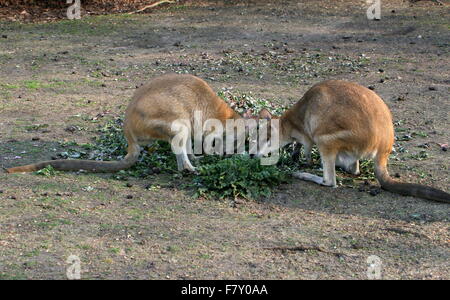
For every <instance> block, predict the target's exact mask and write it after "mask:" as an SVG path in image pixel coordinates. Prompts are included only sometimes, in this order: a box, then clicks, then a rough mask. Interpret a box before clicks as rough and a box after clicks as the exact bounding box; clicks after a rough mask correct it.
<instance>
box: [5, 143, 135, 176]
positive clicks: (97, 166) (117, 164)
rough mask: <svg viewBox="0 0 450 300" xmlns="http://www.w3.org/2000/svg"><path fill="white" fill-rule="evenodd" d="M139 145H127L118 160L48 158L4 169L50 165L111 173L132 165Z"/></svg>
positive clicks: (14, 170) (30, 169)
mask: <svg viewBox="0 0 450 300" xmlns="http://www.w3.org/2000/svg"><path fill="white" fill-rule="evenodd" d="M130 149H131V151H130ZM139 153H140V149H139V147H129V152H128V154H127V156H125V158H124V159H123V160H120V161H95V160H50V161H43V162H39V163H36V164H31V165H26V166H19V167H15V168H10V169H6V172H8V173H25V172H34V171H38V170H41V169H43V168H45V167H47V166H52V167H53V168H54V169H55V170H58V171H79V170H85V171H89V172H96V173H112V172H117V171H120V170H124V169H127V168H130V167H131V166H133V165H134V164H135V163H136V161H137V160H138V158H139Z"/></svg>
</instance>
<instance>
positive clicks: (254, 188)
mask: <svg viewBox="0 0 450 300" xmlns="http://www.w3.org/2000/svg"><path fill="white" fill-rule="evenodd" d="M288 178H289V177H288V174H287V173H286V172H284V171H283V170H281V169H279V168H277V167H276V166H263V165H261V164H260V161H259V160H258V159H252V158H250V157H249V156H248V155H233V156H231V157H229V158H224V159H218V160H217V161H216V162H215V163H206V164H202V165H200V166H199V168H198V174H197V175H196V176H194V177H193V186H194V187H195V188H196V194H197V195H198V196H205V197H214V198H238V197H243V198H248V199H252V198H259V197H261V196H269V195H270V194H271V192H272V189H273V188H275V187H277V186H278V185H280V184H282V183H286V182H288Z"/></svg>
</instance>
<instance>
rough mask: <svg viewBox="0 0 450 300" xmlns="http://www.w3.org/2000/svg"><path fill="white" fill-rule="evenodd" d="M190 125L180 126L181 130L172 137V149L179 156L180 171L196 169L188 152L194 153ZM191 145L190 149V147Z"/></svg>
mask: <svg viewBox="0 0 450 300" xmlns="http://www.w3.org/2000/svg"><path fill="white" fill-rule="evenodd" d="M189 132H190V131H189V127H188V126H180V131H179V132H178V133H177V134H176V135H174V136H173V137H172V138H171V139H170V145H171V147H172V151H173V152H174V153H175V155H176V158H177V166H178V171H183V170H185V169H186V170H189V171H191V172H194V171H195V168H194V166H193V165H192V164H191V162H190V160H189V156H188V153H192V143H191V142H189V141H190V135H189ZM189 147H190V149H189Z"/></svg>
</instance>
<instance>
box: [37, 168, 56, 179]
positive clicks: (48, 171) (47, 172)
mask: <svg viewBox="0 0 450 300" xmlns="http://www.w3.org/2000/svg"><path fill="white" fill-rule="evenodd" d="M34 174H36V175H41V176H46V177H50V176H55V175H57V174H59V172H58V171H56V170H55V169H54V168H53V167H52V166H47V167H45V168H43V169H41V170H38V171H36V172H34Z"/></svg>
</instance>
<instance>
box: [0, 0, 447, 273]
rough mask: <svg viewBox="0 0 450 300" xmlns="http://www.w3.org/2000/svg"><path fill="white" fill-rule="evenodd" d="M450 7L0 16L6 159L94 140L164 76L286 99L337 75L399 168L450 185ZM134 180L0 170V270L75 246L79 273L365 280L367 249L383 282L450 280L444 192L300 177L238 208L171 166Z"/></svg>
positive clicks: (406, 175) (22, 268)
mask: <svg viewBox="0 0 450 300" xmlns="http://www.w3.org/2000/svg"><path fill="white" fill-rule="evenodd" d="M442 2H444V3H447V4H448V2H446V1H442ZM447 4H446V5H437V3H435V2H432V1H419V2H415V3H410V2H408V1H382V15H381V20H380V21H370V20H368V19H367V18H366V9H367V6H368V5H367V4H366V2H365V1H336V0H329V1H251V2H248V3H247V4H245V2H244V3H242V2H233V3H232V4H223V3H222V2H216V4H215V5H214V6H211V5H210V6H208V5H207V4H197V5H195V4H192V3H191V4H189V5H174V6H170V7H166V8H164V9H160V10H158V11H155V12H152V13H151V14H142V15H126V14H119V15H107V16H90V17H84V18H82V19H81V20H78V21H68V20H62V21H58V22H51V23H45V24H40V23H32V24H23V23H19V22H11V21H8V20H4V21H0V165H2V166H3V167H10V166H15V165H18V164H24V163H29V162H34V161H37V160H42V159H50V158H51V157H52V156H54V155H55V154H56V153H58V152H59V151H61V145H60V142H69V141H75V142H78V143H85V142H89V141H91V139H92V137H94V136H96V135H97V128H98V126H99V125H101V124H104V123H105V122H106V120H108V119H111V118H113V117H117V116H121V115H122V114H123V113H124V110H125V108H126V106H127V103H128V101H129V100H130V98H131V96H132V93H133V92H134V90H135V89H136V87H137V86H140V85H141V84H142V83H144V82H146V81H147V80H148V79H150V78H152V77H154V76H157V75H160V74H163V73H168V72H179V73H191V74H194V75H198V76H200V77H202V78H204V79H205V80H207V81H208V82H209V83H210V84H211V85H212V86H213V87H214V89H215V90H216V91H219V90H220V89H223V88H227V89H230V88H232V91H240V92H246V93H249V92H251V93H253V95H257V96H258V97H261V98H266V99H272V100H273V101H275V102H276V103H289V104H290V103H294V102H296V101H297V100H298V99H300V97H301V95H302V94H303V93H304V92H305V91H306V90H307V89H308V88H309V87H310V86H311V85H312V84H314V83H317V82H319V81H321V80H324V79H330V78H337V79H346V80H352V81H356V82H358V83H360V84H362V85H365V86H371V88H373V89H374V90H375V91H376V92H377V93H378V94H379V95H381V96H382V98H383V99H384V100H385V101H386V103H387V104H388V106H389V107H390V108H391V110H392V113H393V116H394V121H395V125H396V126H395V128H396V135H397V138H398V141H397V142H396V145H395V150H396V152H394V154H393V155H392V158H391V161H390V170H391V174H396V173H398V175H399V176H400V179H401V180H404V181H410V182H420V183H424V184H429V185H433V186H435V187H438V188H441V189H444V190H447V191H449V178H450V176H449V162H450V158H449V151H444V150H442V148H441V146H440V145H439V144H446V143H449V142H450V132H449V130H448V128H449V111H450V102H449V101H448V100H449V99H448V95H449V90H450V80H449V66H450V64H449V43H450V34H449V29H450V23H449V20H450V19H449V15H450V14H449V13H450V10H449V6H448V5H447ZM349 117H351V116H349ZM128 183H129V184H128V185H127V184H126V182H123V181H117V180H114V179H112V178H111V176H110V175H108V174H105V175H98V174H85V173H81V174H79V173H62V174H59V175H58V176H50V177H45V176H38V175H33V174H18V175H7V174H5V173H4V172H3V173H2V171H0V279H64V278H66V268H67V267H68V264H67V263H66V259H67V258H68V256H69V255H77V256H79V258H80V260H81V277H82V278H83V279H367V269H368V266H369V265H368V263H367V259H368V257H369V256H372V255H376V256H378V257H379V258H380V259H381V262H382V265H381V274H382V278H384V279H450V251H449V244H450V231H449V230H450V226H449V225H450V224H449V222H450V206H449V205H445V204H439V203H431V202H428V201H424V200H420V199H416V198H412V197H403V196H398V195H394V194H391V193H389V192H384V191H383V192H381V193H380V194H378V195H375V196H372V195H371V194H369V193H368V192H366V191H359V190H358V189H355V188H348V187H346V186H345V185H344V186H340V187H338V188H336V189H330V188H325V187H320V186H317V185H314V184H311V183H306V182H300V181H294V182H293V183H291V184H287V185H284V186H282V187H281V188H280V189H278V190H277V191H276V192H275V193H274V195H273V196H272V197H270V198H267V199H263V200H261V201H244V200H241V201H238V202H237V203H235V204H233V205H231V202H230V201H216V200H214V199H213V200H205V199H194V198H192V197H191V195H190V194H189V193H188V192H186V191H185V190H183V189H179V188H177V187H176V186H173V185H171V184H170V180H169V183H167V178H165V177H164V176H161V175H154V176H151V177H150V179H148V180H138V179H130V180H129V181H128ZM149 184H150V188H147V189H146V188H145V187H146V186H148V185H149ZM373 184H375V182H373Z"/></svg>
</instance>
